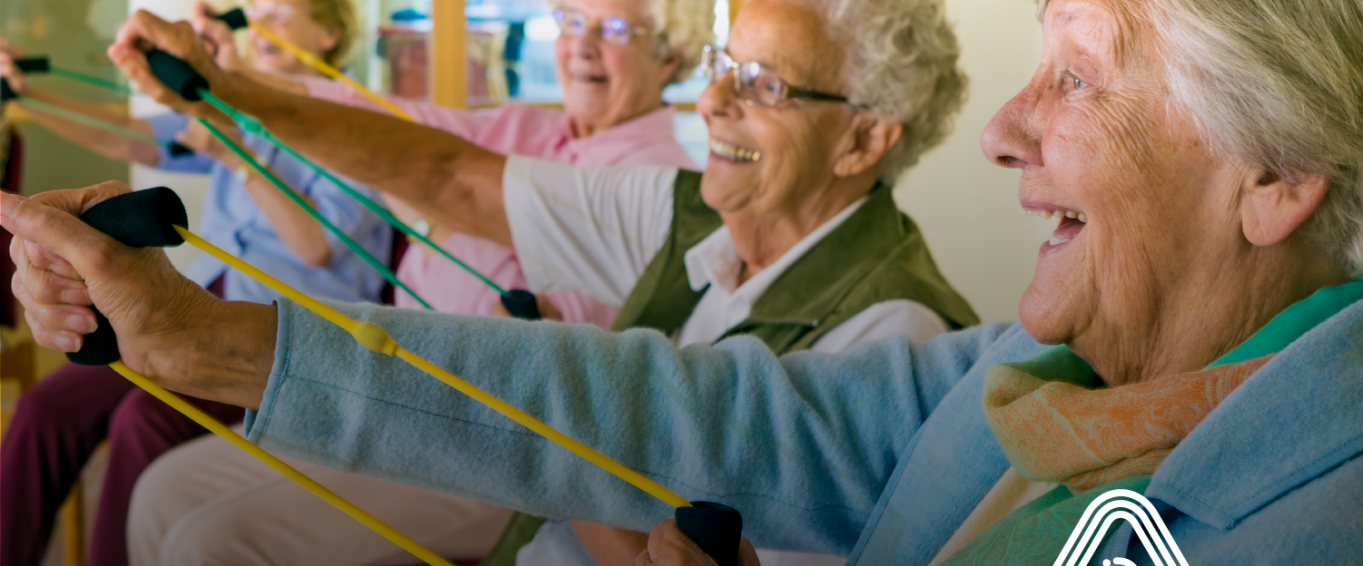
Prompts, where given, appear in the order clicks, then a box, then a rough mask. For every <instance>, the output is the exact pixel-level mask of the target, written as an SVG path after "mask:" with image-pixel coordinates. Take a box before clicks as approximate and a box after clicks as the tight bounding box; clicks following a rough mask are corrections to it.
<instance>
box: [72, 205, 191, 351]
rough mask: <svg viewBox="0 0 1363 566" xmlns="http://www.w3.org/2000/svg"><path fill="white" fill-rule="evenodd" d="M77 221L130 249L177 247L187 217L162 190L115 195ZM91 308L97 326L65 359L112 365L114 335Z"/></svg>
mask: <svg viewBox="0 0 1363 566" xmlns="http://www.w3.org/2000/svg"><path fill="white" fill-rule="evenodd" d="M80 219H81V220H83V221H85V223H86V224H89V225H90V226H92V227H93V228H94V229H96V230H99V231H100V232H104V233H105V234H108V235H109V237H111V238H113V239H115V240H117V241H118V242H119V243H121V244H123V245H125V246H131V247H134V248H146V247H167V246H178V245H180V244H182V243H184V241H185V240H184V238H182V237H180V233H179V232H176V231H175V226H188V225H189V215H188V214H186V213H185V205H184V203H182V202H180V196H179V195H177V194H175V191H172V190H170V189H167V188H165V187H156V188H154V189H147V190H144V191H133V192H131V193H127V194H123V195H119V196H116V197H114V198H111V199H109V200H106V201H103V202H101V203H99V204H96V205H95V206H92V207H90V210H87V211H85V213H84V214H82V215H80ZM91 308H92V309H93V310H94V311H95V322H96V323H98V327H97V328H95V331H94V332H91V333H90V334H86V335H85V342H84V343H83V344H81V347H80V351H78V352H74V353H69V354H67V355H66V359H68V360H71V361H72V362H74V363H77V364H80V365H84V366H102V365H107V364H111V363H114V362H116V361H118V360H119V358H120V357H121V356H120V355H119V353H118V336H116V335H115V334H114V329H113V327H112V326H109V319H107V318H104V315H103V314H101V313H100V312H99V309H95V308H94V307H91Z"/></svg>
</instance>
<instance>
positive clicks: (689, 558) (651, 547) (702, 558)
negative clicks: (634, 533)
mask: <svg viewBox="0 0 1363 566" xmlns="http://www.w3.org/2000/svg"><path fill="white" fill-rule="evenodd" d="M645 555H647V556H646V558H647V561H644V562H640V559H643V558H645ZM635 564H658V565H660V566H662V565H666V566H717V565H716V564H715V561H714V560H712V559H711V558H710V557H709V556H708V555H706V554H705V552H704V551H702V550H701V549H700V547H699V546H696V543H694V542H692V541H691V539H689V538H687V537H686V535H684V534H682V532H681V529H679V528H677V522H676V521H674V520H672V519H666V520H664V521H662V522H660V523H658V524H657V525H656V526H654V527H653V531H652V532H650V533H649V534H648V550H647V551H646V552H644V553H643V554H641V555H640V558H637V559H635Z"/></svg>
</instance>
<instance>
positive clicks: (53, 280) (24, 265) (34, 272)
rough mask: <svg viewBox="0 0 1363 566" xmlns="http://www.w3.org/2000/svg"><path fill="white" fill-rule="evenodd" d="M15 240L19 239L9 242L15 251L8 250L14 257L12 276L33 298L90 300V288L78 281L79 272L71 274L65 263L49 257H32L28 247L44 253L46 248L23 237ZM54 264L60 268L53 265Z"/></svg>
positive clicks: (79, 302) (76, 302) (81, 302)
mask: <svg viewBox="0 0 1363 566" xmlns="http://www.w3.org/2000/svg"><path fill="white" fill-rule="evenodd" d="M15 242H22V243H20V244H18V245H17V246H12V247H14V248H15V249H16V250H17V253H13V254H11V256H12V259H13V260H14V276H15V277H18V278H21V279H22V281H23V283H24V284H25V285H27V286H28V287H29V290H30V292H32V293H33V295H34V298H35V299H37V300H39V301H42V302H45V303H67V304H73V305H88V304H90V292H89V290H88V289H87V288H86V287H85V282H84V281H81V279H80V277H79V276H74V275H76V274H75V270H74V269H72V268H71V266H70V264H69V263H66V262H65V261H62V262H61V263H60V264H57V263H56V262H54V261H52V260H51V259H52V258H48V259H35V258H34V255H35V254H33V253H32V251H40V252H42V253H44V254H47V251H46V250H43V249H42V247H41V246H37V245H34V244H33V243H32V242H25V241H23V240H15ZM49 255H50V254H49ZM55 259H60V258H55ZM54 266H55V267H60V268H61V269H53V267H54Z"/></svg>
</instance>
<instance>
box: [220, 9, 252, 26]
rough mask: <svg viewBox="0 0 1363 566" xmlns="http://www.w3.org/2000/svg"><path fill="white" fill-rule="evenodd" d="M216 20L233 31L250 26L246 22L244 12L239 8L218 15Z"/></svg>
mask: <svg viewBox="0 0 1363 566" xmlns="http://www.w3.org/2000/svg"><path fill="white" fill-rule="evenodd" d="M217 18H218V21H220V22H222V23H224V24H227V27H229V28H232V29H233V30H234V31H235V30H239V29H241V28H244V27H246V26H248V25H250V24H249V22H247V20H246V10H243V9H241V8H232V9H231V10H228V11H226V12H223V13H221V14H218V16H217Z"/></svg>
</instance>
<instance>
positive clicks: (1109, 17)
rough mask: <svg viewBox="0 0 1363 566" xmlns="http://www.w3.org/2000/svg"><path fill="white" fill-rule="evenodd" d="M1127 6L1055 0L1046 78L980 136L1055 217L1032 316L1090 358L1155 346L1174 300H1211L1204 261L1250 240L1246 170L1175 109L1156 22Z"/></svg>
mask: <svg viewBox="0 0 1363 566" xmlns="http://www.w3.org/2000/svg"><path fill="white" fill-rule="evenodd" d="M1128 10H1129V8H1127V7H1124V6H1117V7H1111V6H1110V5H1108V4H1106V3H1101V2H1100V1H1099V0H1056V1H1052V2H1051V3H1050V5H1049V6H1048V7H1047V9H1046V13H1045V21H1044V30H1045V43H1044V47H1043V50H1042V51H1043V53H1042V61H1041V65H1040V66H1039V67H1038V68H1037V72H1036V75H1035V76H1034V77H1033V78H1032V81H1031V82H1030V84H1028V85H1027V86H1026V88H1024V89H1023V91H1022V92H1020V93H1018V95H1017V96H1016V97H1014V98H1013V100H1011V101H1010V102H1009V103H1008V104H1007V105H1006V106H1005V107H1004V108H1003V109H1002V110H1000V111H999V113H998V114H997V115H996V116H995V117H994V119H993V120H992V121H991V122H990V124H989V126H988V128H987V129H986V131H985V133H984V137H983V147H984V151H985V153H986V154H987V155H988V156H989V158H990V159H992V160H994V161H995V162H996V163H998V164H1000V165H1003V166H1006V167H1013V168H1017V169H1020V170H1021V171H1022V179H1021V182H1020V184H1019V187H1018V198H1019V200H1020V201H1021V204H1022V207H1023V208H1024V209H1026V210H1027V211H1028V212H1029V213H1030V214H1033V215H1041V216H1045V217H1048V218H1049V217H1051V216H1052V215H1054V216H1055V217H1054V218H1050V220H1048V221H1049V222H1052V223H1056V228H1055V231H1054V233H1053V235H1052V236H1051V238H1050V241H1048V242H1046V243H1044V244H1042V246H1041V250H1040V252H1039V254H1038V258H1037V267H1036V275H1035V277H1034V278H1033V280H1032V284H1031V286H1030V287H1029V288H1028V289H1027V292H1026V294H1025V295H1024V297H1023V300H1022V304H1021V307H1020V312H1019V314H1020V316H1021V318H1022V322H1023V325H1024V326H1025V327H1026V329H1027V331H1028V332H1029V333H1030V334H1031V336H1032V337H1033V338H1035V339H1037V340H1038V341H1041V342H1044V343H1052V344H1054V343H1062V342H1063V343H1067V344H1069V345H1070V347H1071V348H1073V349H1074V350H1075V351H1076V352H1077V353H1079V354H1080V355H1081V356H1083V357H1085V358H1087V359H1090V361H1091V362H1092V361H1093V359H1092V358H1093V356H1091V355H1089V354H1092V353H1095V352H1102V353H1104V354H1103V355H1115V356H1126V357H1128V358H1130V357H1133V356H1134V357H1135V358H1139V357H1140V356H1141V354H1140V352H1143V351H1145V350H1147V349H1150V348H1154V347H1156V346H1157V342H1158V341H1159V332H1160V330H1161V326H1162V325H1167V323H1168V321H1169V320H1170V316H1171V314H1172V313H1171V312H1169V311H1170V310H1171V308H1170V305H1184V304H1188V303H1190V301H1188V300H1186V299H1187V298H1188V297H1189V296H1198V295H1194V294H1201V296H1211V297H1214V296H1215V287H1216V285H1217V284H1218V283H1219V282H1217V281H1215V280H1214V279H1209V278H1208V277H1207V275H1206V274H1207V273H1208V272H1209V270H1208V269H1206V267H1207V266H1214V265H1216V264H1217V263H1218V262H1222V263H1223V264H1224V263H1225V262H1228V261H1231V260H1232V259H1233V256H1235V255H1236V253H1238V252H1237V251H1236V250H1237V249H1239V248H1238V247H1237V243H1238V242H1239V240H1240V239H1243V236H1242V232H1241V230H1240V224H1239V219H1238V216H1237V214H1236V204H1235V203H1236V200H1237V199H1238V193H1239V190H1240V187H1241V185H1242V183H1244V181H1245V177H1246V176H1247V175H1248V174H1249V170H1248V168H1244V167H1240V166H1237V165H1235V164H1234V163H1231V162H1227V161H1224V160H1221V159H1219V158H1216V157H1213V155H1212V154H1211V152H1210V151H1209V149H1208V148H1207V147H1205V146H1204V144H1203V143H1202V141H1201V137H1200V136H1199V135H1198V132H1197V131H1196V130H1195V128H1194V126H1193V124H1192V123H1191V122H1190V121H1189V120H1188V119H1187V118H1186V117H1185V116H1184V115H1183V114H1182V113H1181V111H1179V110H1177V109H1176V108H1172V107H1171V105H1170V104H1169V103H1168V99H1169V96H1168V88H1167V84H1166V80H1165V78H1164V70H1163V68H1162V64H1161V62H1160V61H1159V60H1158V57H1157V55H1155V50H1154V49H1153V46H1154V42H1153V41H1152V35H1153V32H1152V31H1151V29H1150V28H1148V27H1145V26H1146V24H1144V23H1143V21H1142V20H1143V19H1142V18H1140V17H1135V16H1133V15H1132V14H1131V13H1129V11H1128ZM1210 271H1213V272H1214V271H1215V270H1210Z"/></svg>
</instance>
